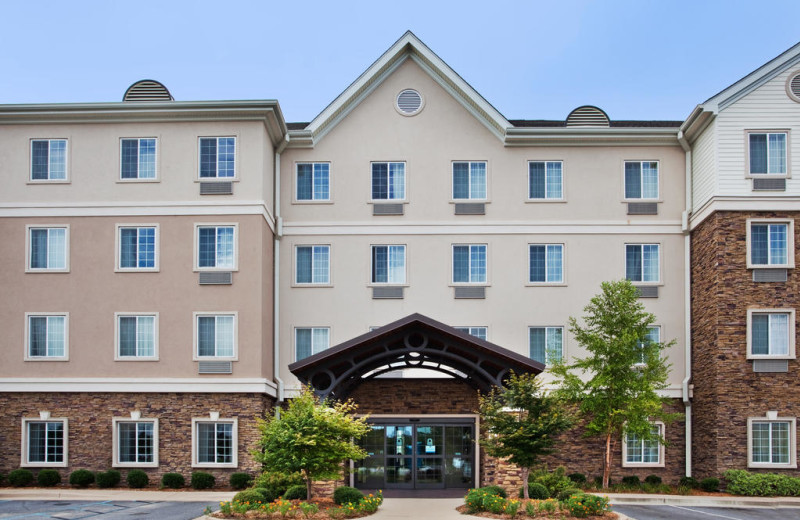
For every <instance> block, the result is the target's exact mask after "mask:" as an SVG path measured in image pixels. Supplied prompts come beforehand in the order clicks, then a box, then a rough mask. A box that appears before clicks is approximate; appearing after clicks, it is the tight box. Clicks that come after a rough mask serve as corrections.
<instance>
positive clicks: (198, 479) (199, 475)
mask: <svg viewBox="0 0 800 520" xmlns="http://www.w3.org/2000/svg"><path fill="white" fill-rule="evenodd" d="M216 483H217V479H216V478H214V475H212V474H211V473H206V472H205V471H195V472H194V473H192V488H193V489H211V488H213V487H214V484H216Z"/></svg>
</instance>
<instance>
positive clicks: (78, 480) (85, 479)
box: [69, 469, 94, 488]
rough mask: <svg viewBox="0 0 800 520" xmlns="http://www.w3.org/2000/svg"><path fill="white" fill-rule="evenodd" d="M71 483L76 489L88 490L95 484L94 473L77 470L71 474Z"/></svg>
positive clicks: (86, 470)
mask: <svg viewBox="0 0 800 520" xmlns="http://www.w3.org/2000/svg"><path fill="white" fill-rule="evenodd" d="M69 483H70V485H72V486H75V487H79V488H87V487H89V485H90V484H94V473H92V472H91V471H89V470H88V469H76V470H75V471H73V472H72V473H70V474H69Z"/></svg>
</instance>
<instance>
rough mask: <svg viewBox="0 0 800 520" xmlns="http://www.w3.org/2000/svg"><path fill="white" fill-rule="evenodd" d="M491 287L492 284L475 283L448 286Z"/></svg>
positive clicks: (458, 283) (459, 283)
mask: <svg viewBox="0 0 800 520" xmlns="http://www.w3.org/2000/svg"><path fill="white" fill-rule="evenodd" d="M491 286H492V284H490V283H485V282H476V283H469V282H453V283H450V284H448V287H491Z"/></svg>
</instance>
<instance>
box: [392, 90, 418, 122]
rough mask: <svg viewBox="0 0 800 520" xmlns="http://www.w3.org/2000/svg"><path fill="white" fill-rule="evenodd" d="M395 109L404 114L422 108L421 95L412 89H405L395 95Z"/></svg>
mask: <svg viewBox="0 0 800 520" xmlns="http://www.w3.org/2000/svg"><path fill="white" fill-rule="evenodd" d="M397 109H398V110H399V111H400V112H402V113H403V114H406V115H409V116H410V115H414V114H416V113H417V112H419V111H420V110H422V96H421V95H420V93H419V92H417V91H416V90H414V89H406V90H404V91H402V92H400V93H399V94H398V95H397Z"/></svg>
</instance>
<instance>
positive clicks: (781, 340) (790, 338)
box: [747, 309, 795, 359]
mask: <svg viewBox="0 0 800 520" xmlns="http://www.w3.org/2000/svg"><path fill="white" fill-rule="evenodd" d="M794 320H795V311H794V309H748V310H747V325H748V334H747V343H748V349H747V357H748V358H749V359H794V357H795V333H794V330H795V327H794Z"/></svg>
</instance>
